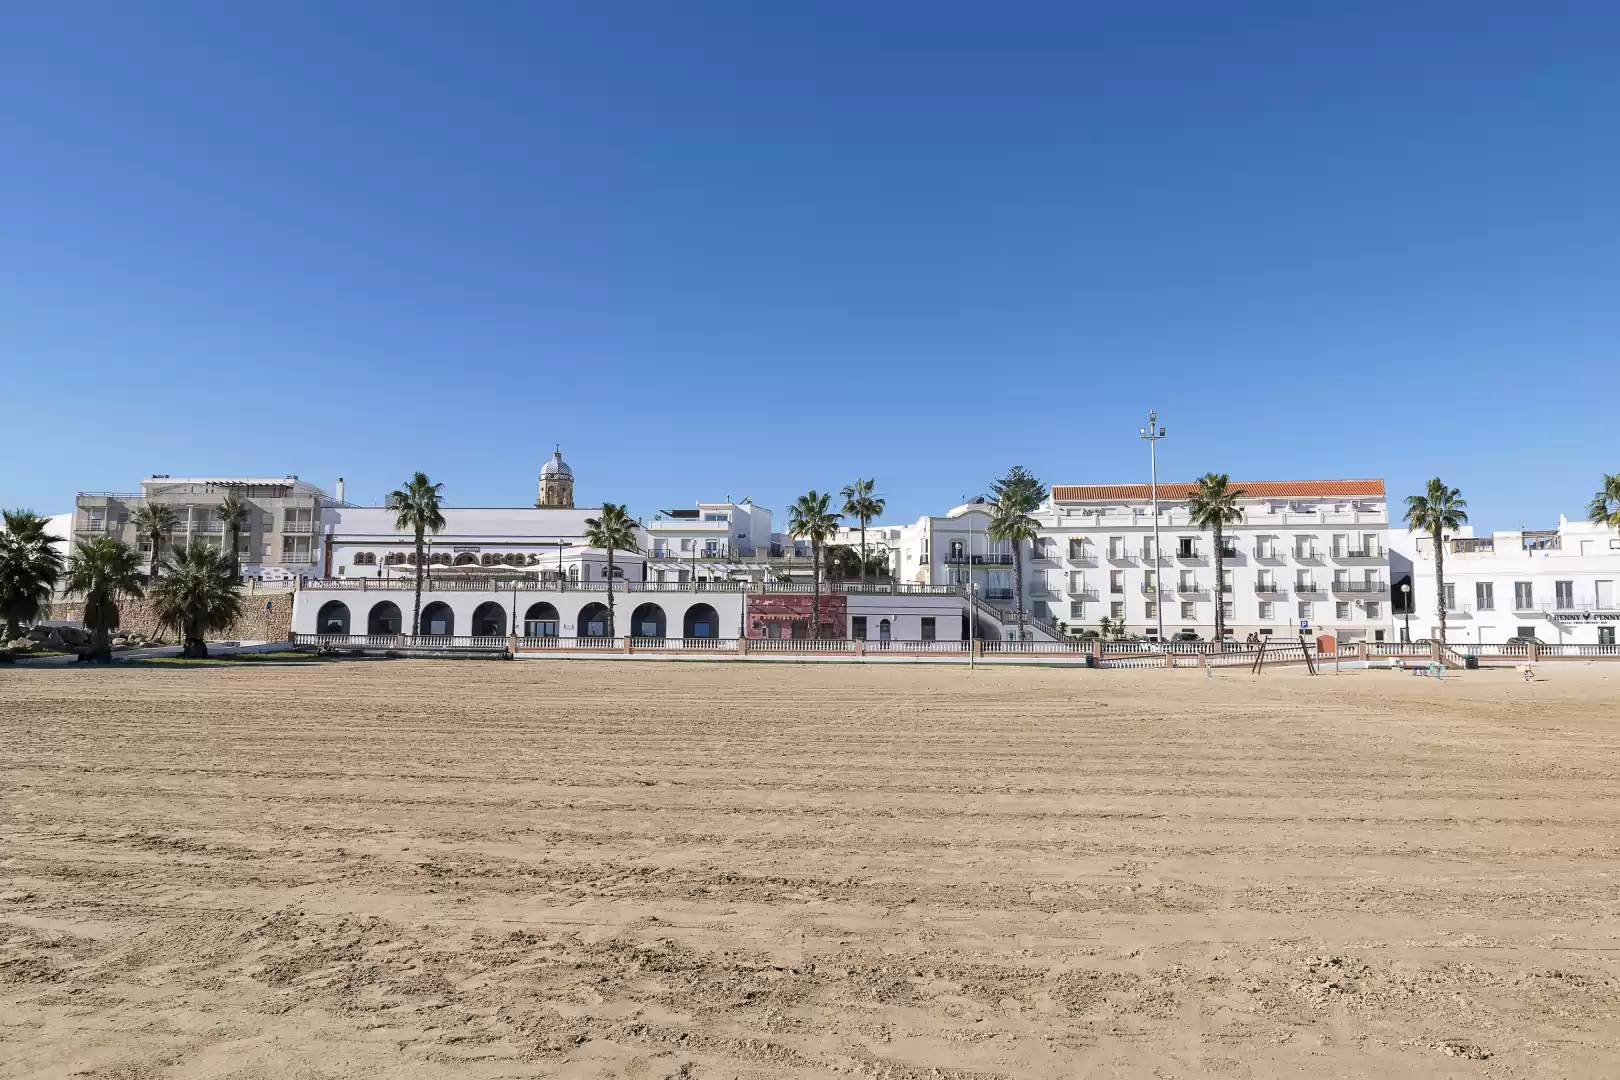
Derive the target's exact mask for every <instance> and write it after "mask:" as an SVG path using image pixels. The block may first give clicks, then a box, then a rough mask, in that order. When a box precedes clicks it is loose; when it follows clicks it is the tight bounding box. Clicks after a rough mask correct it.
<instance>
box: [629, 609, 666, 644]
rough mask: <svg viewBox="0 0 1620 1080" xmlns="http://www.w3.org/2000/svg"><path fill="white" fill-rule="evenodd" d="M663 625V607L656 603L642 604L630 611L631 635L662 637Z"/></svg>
mask: <svg viewBox="0 0 1620 1080" xmlns="http://www.w3.org/2000/svg"><path fill="white" fill-rule="evenodd" d="M665 625H666V620H665V618H664V609H663V608H661V607H659V606H658V605H657V604H653V603H646V604H642V605H640V606H639V607H637V608H636V610H635V611H633V612H631V613H630V636H631V637H645V638H662V637H663V636H664V630H665Z"/></svg>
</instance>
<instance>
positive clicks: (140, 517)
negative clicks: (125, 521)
mask: <svg viewBox="0 0 1620 1080" xmlns="http://www.w3.org/2000/svg"><path fill="white" fill-rule="evenodd" d="M130 520H131V521H133V522H134V523H135V535H137V536H140V537H144V538H145V539H146V541H147V542H148V543H150V544H151V545H152V565H151V567H150V569H149V570H148V571H147V574H148V576H149V577H151V579H152V580H153V581H156V580H157V576H158V567H159V566H160V565H162V563H163V545H164V544H167V543H168V542H169V533H170V532H172V531H173V530H174V507H172V506H170V505H169V504H168V503H160V502H151V501H147V502H144V503H142V504H141V505H140V506H137V507H136V508H135V513H133V514H131V515H130Z"/></svg>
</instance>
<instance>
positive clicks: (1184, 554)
mask: <svg viewBox="0 0 1620 1080" xmlns="http://www.w3.org/2000/svg"><path fill="white" fill-rule="evenodd" d="M1206 558H1207V555H1206V554H1205V552H1204V550H1203V549H1202V548H1200V547H1196V546H1195V547H1190V548H1177V549H1176V561H1177V562H1191V563H1201V562H1203V561H1204V560H1205V559H1206Z"/></svg>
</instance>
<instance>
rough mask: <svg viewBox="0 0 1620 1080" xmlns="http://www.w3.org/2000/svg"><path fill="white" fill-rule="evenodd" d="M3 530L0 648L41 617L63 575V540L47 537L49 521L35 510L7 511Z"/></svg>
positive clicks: (0, 538) (0, 544)
mask: <svg viewBox="0 0 1620 1080" xmlns="http://www.w3.org/2000/svg"><path fill="white" fill-rule="evenodd" d="M4 520H5V527H4V528H3V529H0V615H3V616H4V617H5V620H6V631H5V636H4V637H0V645H3V644H5V643H6V642H8V641H10V640H12V639H13V638H15V637H16V636H17V635H18V634H19V633H21V629H20V628H21V626H22V624H23V622H25V621H26V622H33V621H34V620H35V619H37V618H39V612H40V609H41V608H43V607H44V606H45V605H46V604H48V603H49V602H50V599H51V594H52V593H53V592H55V591H56V582H57V581H58V579H60V578H61V576H62V553H61V552H59V551H57V550H56V545H57V544H58V543H59V542H60V537H55V536H48V535H46V533H45V528H46V525H47V524H48V522H47V521H46V519H45V518H42V517H40V516H39V515H38V514H36V513H34V512H33V511H32V510H7V511H5V512H4Z"/></svg>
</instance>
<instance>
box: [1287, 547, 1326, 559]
mask: <svg viewBox="0 0 1620 1080" xmlns="http://www.w3.org/2000/svg"><path fill="white" fill-rule="evenodd" d="M1321 557H1322V553H1321V552H1320V551H1318V550H1317V549H1316V548H1295V549H1294V558H1295V559H1296V560H1297V561H1299V562H1315V561H1316V560H1318V559H1320V558H1321Z"/></svg>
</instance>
